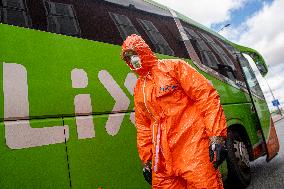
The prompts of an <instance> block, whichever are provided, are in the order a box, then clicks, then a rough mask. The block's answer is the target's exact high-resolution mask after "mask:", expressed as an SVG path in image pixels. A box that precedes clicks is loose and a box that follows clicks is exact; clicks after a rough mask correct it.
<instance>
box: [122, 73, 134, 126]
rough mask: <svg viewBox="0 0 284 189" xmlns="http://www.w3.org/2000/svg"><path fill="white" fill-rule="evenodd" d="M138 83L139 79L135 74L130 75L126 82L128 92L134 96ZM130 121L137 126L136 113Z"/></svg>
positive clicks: (131, 116)
mask: <svg viewBox="0 0 284 189" xmlns="http://www.w3.org/2000/svg"><path fill="white" fill-rule="evenodd" d="M136 82H137V77H136V75H135V74H134V73H129V74H128V75H127V77H126V79H125V81H124V86H125V87H126V88H127V90H128V92H129V93H130V94H131V95H132V96H133V95H134V87H135V85H136ZM130 121H131V122H132V123H133V124H134V125H135V113H134V112H132V113H130Z"/></svg>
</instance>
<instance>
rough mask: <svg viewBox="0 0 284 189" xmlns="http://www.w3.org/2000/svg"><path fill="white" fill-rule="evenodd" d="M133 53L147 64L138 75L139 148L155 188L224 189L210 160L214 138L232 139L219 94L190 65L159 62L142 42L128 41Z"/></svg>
mask: <svg viewBox="0 0 284 189" xmlns="http://www.w3.org/2000/svg"><path fill="white" fill-rule="evenodd" d="M127 51H134V52H136V53H137V55H138V56H139V57H140V59H141V64H142V67H141V68H140V69H137V70H134V71H135V72H136V73H137V74H138V75H139V79H138V81H137V84H136V86H135V90H134V102H135V120H136V128H137V146H138V152H139V156H140V158H141V160H142V161H143V162H144V163H147V162H149V161H151V160H152V170H153V176H152V187H153V188H174V189H180V188H223V185H222V181H221V177H220V173H219V171H218V170H215V169H214V167H213V164H212V163H211V162H210V159H209V137H211V136H226V133H227V132H226V128H227V126H226V120H225V116H224V112H223V109H222V107H221V104H220V99H219V95H218V93H217V91H216V90H215V89H214V88H213V86H212V85H211V84H210V83H209V81H208V80H206V79H205V78H204V77H203V76H202V75H201V74H199V73H198V72H197V71H196V70H195V69H194V68H193V67H191V66H190V65H189V64H187V63H186V62H185V61H183V60H179V59H173V60H158V59H157V58H156V56H155V54H154V53H153V52H152V51H151V49H150V48H149V46H148V45H147V44H146V43H145V42H144V40H143V39H142V38H141V37H140V36H137V35H135V34H134V35H131V36H129V37H128V38H127V39H126V40H125V41H124V43H123V45H122V54H123V53H125V52H127ZM127 63H128V65H129V66H130V67H132V66H131V64H130V63H129V62H127Z"/></svg>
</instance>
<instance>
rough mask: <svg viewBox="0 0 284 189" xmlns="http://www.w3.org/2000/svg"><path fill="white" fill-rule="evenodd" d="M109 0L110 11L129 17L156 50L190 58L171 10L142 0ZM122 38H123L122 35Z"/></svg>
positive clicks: (108, 7) (140, 33)
mask: <svg viewBox="0 0 284 189" xmlns="http://www.w3.org/2000/svg"><path fill="white" fill-rule="evenodd" d="M107 2H109V3H106V4H108V5H109V6H107V9H108V11H109V12H111V13H115V14H117V15H123V16H125V17H127V18H128V19H129V20H130V21H131V23H132V25H133V26H134V27H133V28H135V29H136V30H137V32H138V33H139V35H141V36H142V38H143V39H144V40H145V41H146V43H147V44H148V45H149V46H150V48H151V49H152V50H153V51H154V52H157V53H160V54H166V55H173V56H177V57H182V58H188V53H187V51H186V48H185V46H184V44H183V42H182V41H181V40H180V38H181V37H180V34H179V30H178V28H177V26H176V23H175V21H174V18H173V17H172V15H171V13H170V11H169V10H166V9H162V8H159V7H156V6H153V5H152V4H150V3H147V2H145V1H142V0H136V1H130V0H123V1H121V0H119V1H114V0H107ZM110 2H111V3H110ZM116 29H117V27H116ZM117 30H119V29H117ZM121 39H122V40H123V38H122V37H121Z"/></svg>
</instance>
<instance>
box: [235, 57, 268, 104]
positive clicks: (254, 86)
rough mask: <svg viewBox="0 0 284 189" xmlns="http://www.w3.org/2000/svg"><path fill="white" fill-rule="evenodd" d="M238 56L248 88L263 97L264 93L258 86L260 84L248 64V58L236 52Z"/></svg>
mask: <svg viewBox="0 0 284 189" xmlns="http://www.w3.org/2000/svg"><path fill="white" fill-rule="evenodd" d="M238 58H239V61H240V64H241V66H242V68H243V71H244V74H245V77H246V80H247V83H248V85H249V88H250V89H251V91H252V93H254V94H256V95H257V96H259V97H261V98H263V99H264V95H263V93H262V90H261V88H260V85H259V83H258V81H257V78H256V76H255V74H254V72H253V70H252V68H251V67H250V65H249V62H248V60H247V59H246V58H245V57H244V56H243V55H242V54H238Z"/></svg>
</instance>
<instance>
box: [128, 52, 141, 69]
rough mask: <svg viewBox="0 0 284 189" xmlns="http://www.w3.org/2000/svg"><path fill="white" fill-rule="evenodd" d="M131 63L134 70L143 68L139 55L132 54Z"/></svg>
mask: <svg viewBox="0 0 284 189" xmlns="http://www.w3.org/2000/svg"><path fill="white" fill-rule="evenodd" d="M130 63H131V65H132V66H133V68H134V70H136V69H139V68H141V60H140V58H139V56H138V55H132V56H131V57H130Z"/></svg>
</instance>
